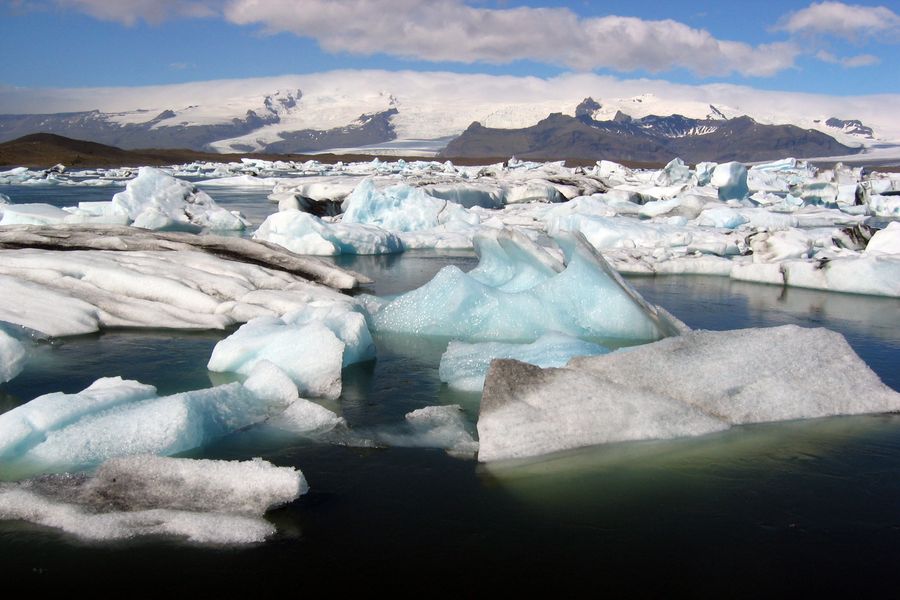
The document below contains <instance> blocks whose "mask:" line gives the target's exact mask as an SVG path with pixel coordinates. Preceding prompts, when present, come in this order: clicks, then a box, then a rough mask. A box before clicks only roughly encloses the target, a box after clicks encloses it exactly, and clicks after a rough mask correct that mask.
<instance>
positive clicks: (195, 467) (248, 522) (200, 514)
mask: <svg viewBox="0 0 900 600" xmlns="http://www.w3.org/2000/svg"><path fill="white" fill-rule="evenodd" d="M308 490H309V486H308V485H307V483H306V479H305V478H304V477H303V473H301V472H300V471H298V470H296V469H293V468H291V467H276V466H274V465H272V464H271V463H269V462H266V461H264V460H261V459H259V458H256V459H253V460H249V461H243V462H237V461H222V460H192V459H186V458H163V457H158V456H146V455H143V456H132V457H127V458H116V459H112V460H109V461H107V462H105V463H103V464H102V465H101V466H100V468H99V469H98V470H97V471H96V472H95V473H94V474H93V475H90V476H88V475H84V474H75V475H71V474H64V475H50V476H44V477H41V478H38V479H34V480H28V481H23V482H20V483H5V484H0V519H15V520H23V521H30V522H32V523H37V524H39V525H44V526H47V527H53V528H56V529H61V530H63V531H65V532H66V533H69V534H72V535H75V536H77V537H79V538H82V539H88V540H101V541H107V540H118V539H130V538H135V537H139V536H146V535H157V536H176V537H181V538H186V539H187V540H189V541H191V542H195V543H203V544H247V543H254V542H261V541H263V540H265V539H266V538H267V537H269V536H271V535H272V534H273V533H275V527H274V526H273V525H272V524H271V523H269V522H268V521H266V520H265V519H264V518H263V514H264V513H265V512H266V511H267V510H269V509H271V508H274V507H276V506H279V505H281V504H286V503H288V502H291V501H293V500H295V499H296V498H298V497H299V496H300V495H302V494H305V493H306V492H307V491H308Z"/></svg>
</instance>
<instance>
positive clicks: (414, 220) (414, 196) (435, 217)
mask: <svg viewBox="0 0 900 600" xmlns="http://www.w3.org/2000/svg"><path fill="white" fill-rule="evenodd" d="M343 222H344V223H367V224H371V225H378V226H379V227H382V228H384V229H387V230H390V231H395V232H396V231H404V232H405V231H421V230H424V229H434V228H436V227H439V226H443V227H449V228H468V227H471V226H474V225H478V223H479V218H478V216H477V215H475V214H473V213H470V212H469V211H467V210H466V209H465V208H463V207H462V206H460V205H459V204H456V203H454V202H450V201H448V200H443V199H440V198H434V197H432V196H429V195H428V194H426V193H425V191H424V190H422V189H420V188H413V187H410V186H408V185H394V186H391V187H388V188H385V189H383V190H379V189H378V188H377V187H375V183H374V182H373V181H372V180H371V179H364V180H363V181H361V182H360V183H359V185H358V186H356V189H354V190H353V192H352V193H351V194H350V195H349V196H347V199H346V200H345V201H344V217H343Z"/></svg>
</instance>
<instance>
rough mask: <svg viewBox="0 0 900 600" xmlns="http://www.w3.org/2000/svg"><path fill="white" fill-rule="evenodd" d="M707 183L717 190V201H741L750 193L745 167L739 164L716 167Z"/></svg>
mask: <svg viewBox="0 0 900 600" xmlns="http://www.w3.org/2000/svg"><path fill="white" fill-rule="evenodd" d="M709 182H710V185H712V186H713V187H716V188H718V189H719V200H723V201H724V200H743V199H744V198H745V197H746V196H747V195H748V194H749V193H750V188H749V187H748V186H747V167H745V166H744V165H742V164H741V163H739V162H727V163H722V164H720V165H716V168H715V169H713V172H712V177H711V178H710V180H709Z"/></svg>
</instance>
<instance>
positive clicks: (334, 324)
mask: <svg viewBox="0 0 900 600" xmlns="http://www.w3.org/2000/svg"><path fill="white" fill-rule="evenodd" d="M373 358H375V343H374V342H373V341H372V336H371V334H370V333H369V329H368V327H367V326H366V320H365V317H364V316H363V315H362V314H361V313H360V312H357V311H355V310H354V309H353V307H351V306H349V305H347V304H345V303H331V304H322V303H319V304H313V305H309V306H306V307H304V308H302V309H299V310H295V311H293V312H290V313H288V314H286V315H284V316H283V317H261V318H258V319H254V320H252V321H250V322H248V323H247V324H245V325H242V326H241V328H240V329H238V330H237V331H236V332H234V333H233V334H231V335H230V336H228V337H227V338H225V339H224V340H222V341H221V342H219V343H218V344H216V347H215V348H214V349H213V353H212V356H211V357H210V359H209V364H208V365H207V366H208V368H209V369H210V370H211V371H232V372H236V373H243V374H249V373H250V372H252V370H253V369H254V367H255V366H256V365H257V363H258V362H259V361H261V360H267V361H270V362H272V363H273V364H275V365H277V366H278V367H279V368H280V369H282V370H283V371H284V372H285V373H286V374H287V375H288V376H289V377H290V378H291V379H292V380H293V381H294V383H295V384H296V385H297V387H298V388H299V390H300V394H301V395H302V396H312V397H317V398H337V397H338V396H340V395H341V369H343V368H344V367H346V366H347V365H351V364H353V363H357V362H361V361H365V360H371V359H373Z"/></svg>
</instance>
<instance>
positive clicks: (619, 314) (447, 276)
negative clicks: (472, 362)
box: [371, 229, 678, 341]
mask: <svg viewBox="0 0 900 600" xmlns="http://www.w3.org/2000/svg"><path fill="white" fill-rule="evenodd" d="M556 241H557V242H558V243H559V244H560V245H561V246H562V247H563V250H564V252H565V256H566V261H565V264H564V265H562V264H560V263H559V261H558V260H557V259H556V258H555V257H553V255H551V254H550V253H548V252H547V251H546V250H544V249H542V248H541V247H540V246H538V245H537V244H535V243H534V242H532V241H531V240H530V239H528V238H527V237H526V236H525V235H523V234H521V233H519V232H517V231H515V230H511V229H498V230H486V231H484V232H483V233H482V234H481V235H479V236H478V237H476V239H475V242H476V246H475V250H476V253H477V254H478V256H479V265H478V267H476V268H475V269H473V271H472V272H470V273H468V274H467V273H463V272H462V271H461V270H460V269H459V268H458V267H456V266H453V265H451V266H447V267H444V268H443V269H441V271H439V272H438V273H437V274H436V275H435V276H434V278H433V279H432V280H431V281H430V282H428V283H427V284H425V285H424V286H422V287H420V288H418V289H416V290H412V291H410V292H407V293H406V294H403V295H401V296H399V297H397V298H395V299H394V300H392V301H390V302H387V303H385V304H383V305H382V306H381V307H380V308H379V309H378V310H377V311H375V312H374V314H372V316H371V322H372V325H373V327H374V329H375V330H376V331H386V332H396V333H409V334H416V335H432V336H447V337H452V338H456V339H460V340H464V341H488V340H507V341H534V340H536V339H537V338H538V337H540V336H541V335H542V334H544V333H548V332H551V331H556V332H560V333H564V334H568V335H571V336H575V337H586V338H617V339H629V340H656V339H660V338H662V337H665V336H666V335H671V334H672V333H674V332H676V331H677V330H678V325H677V324H676V323H675V322H674V320H673V318H671V317H670V316H669V315H668V314H667V313H664V311H661V310H660V309H658V308H657V307H653V306H650V305H649V304H648V303H647V302H646V301H644V300H643V298H641V297H640V295H639V294H638V293H637V292H636V291H635V290H634V289H633V288H632V287H631V286H630V285H629V284H628V283H627V282H625V281H624V280H623V279H622V278H621V277H620V276H619V274H618V273H616V272H615V271H614V270H613V269H612V268H611V267H610V266H609V264H607V262H606V261H605V260H604V259H603V257H602V256H601V255H600V254H599V253H597V252H596V251H595V250H594V249H593V247H592V246H591V245H590V244H589V243H588V242H587V241H586V240H585V239H584V237H583V236H581V235H579V234H565V233H563V234H560V235H559V236H557V237H556Z"/></svg>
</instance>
